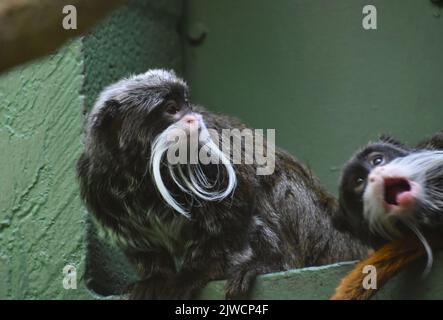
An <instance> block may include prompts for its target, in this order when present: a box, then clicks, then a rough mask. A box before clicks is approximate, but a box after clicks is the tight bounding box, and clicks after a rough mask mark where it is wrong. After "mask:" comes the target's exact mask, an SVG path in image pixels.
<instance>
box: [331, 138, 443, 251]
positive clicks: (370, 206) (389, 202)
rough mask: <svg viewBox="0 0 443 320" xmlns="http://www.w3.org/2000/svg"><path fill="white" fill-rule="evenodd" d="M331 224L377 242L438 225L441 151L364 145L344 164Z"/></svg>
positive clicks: (442, 192)
mask: <svg viewBox="0 0 443 320" xmlns="http://www.w3.org/2000/svg"><path fill="white" fill-rule="evenodd" d="M339 203H340V209H339V210H338V211H337V212H336V214H335V215H334V223H335V225H336V226H337V227H338V228H339V229H342V230H348V231H350V232H351V233H352V234H354V235H355V236H356V237H358V238H360V239H361V240H363V241H364V242H366V243H368V244H371V245H374V246H378V245H380V244H382V243H384V242H386V240H389V239H392V238H394V237H398V236H400V235H402V234H403V233H404V232H405V231H410V230H412V231H414V232H416V233H417V232H420V230H423V229H432V228H436V227H441V225H442V223H443V152H441V151H429V150H422V151H411V150H407V149H406V148H403V147H401V145H400V144H390V143H386V142H381V143H376V144H373V145H369V146H368V147H367V148H365V149H364V150H363V151H361V152H359V153H358V154H357V155H356V156H354V157H353V158H352V159H351V161H350V162H348V164H347V165H346V167H345V170H344V172H343V176H342V181H341V185H340V199H339Z"/></svg>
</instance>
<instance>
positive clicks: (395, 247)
mask: <svg viewBox="0 0 443 320" xmlns="http://www.w3.org/2000/svg"><path fill="white" fill-rule="evenodd" d="M427 240H428V242H429V244H430V245H431V247H432V248H433V249H439V248H441V247H442V246H443V236H442V235H437V234H435V235H432V236H429V237H427ZM425 255H426V251H425V249H424V247H423V244H422V243H421V242H420V241H419V240H418V239H417V238H416V237H415V235H412V234H411V235H410V236H408V237H407V238H404V239H399V240H394V241H392V242H390V243H388V244H386V245H384V246H383V247H381V248H380V249H378V250H377V251H375V252H374V253H372V254H371V255H369V256H368V257H367V258H366V259H365V260H363V261H361V262H360V263H358V264H357V265H356V266H355V268H354V269H353V270H352V271H351V272H350V273H349V274H348V275H346V277H345V278H343V280H342V281H341V282H340V284H339V286H338V287H337V289H336V290H335V294H334V295H333V296H332V298H331V300H368V299H370V298H371V297H372V296H373V295H374V294H375V293H376V292H377V290H378V289H380V288H381V287H382V286H383V285H384V284H385V283H386V282H387V281H388V280H389V279H391V278H392V277H393V276H394V275H396V274H397V273H398V272H399V271H401V270H402V269H404V268H405V267H406V266H408V265H409V264H411V263H412V262H413V261H415V260H417V259H419V258H421V257H423V256H425ZM367 265H373V266H374V267H375V268H376V271H377V289H365V288H363V279H364V278H365V277H366V276H367V274H365V273H363V272H362V271H363V268H364V267H365V266H367Z"/></svg>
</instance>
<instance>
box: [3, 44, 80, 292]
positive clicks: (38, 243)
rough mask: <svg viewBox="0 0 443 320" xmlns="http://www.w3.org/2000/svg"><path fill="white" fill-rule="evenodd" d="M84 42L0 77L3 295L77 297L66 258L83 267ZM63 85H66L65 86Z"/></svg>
mask: <svg viewBox="0 0 443 320" xmlns="http://www.w3.org/2000/svg"><path fill="white" fill-rule="evenodd" d="M80 49H81V45H80V42H79V41H75V42H73V43H71V44H70V45H69V46H67V47H65V48H64V49H62V50H61V51H60V52H59V53H58V54H56V55H53V56H51V57H49V58H46V59H44V60H42V61H41V62H39V63H35V64H32V65H29V66H27V67H23V68H19V69H17V70H15V71H13V72H10V73H7V74H4V75H2V76H1V78H0V103H1V108H0V150H1V154H0V176H1V177H2V178H1V184H0V195H1V196H0V298H15V299H18V298H28V299H32V298H53V299H55V298H76V297H78V296H80V295H83V294H84V293H85V292H84V286H79V289H78V290H75V291H74V290H70V291H67V290H64V289H63V287H62V278H63V274H62V270H63V267H64V266H65V265H66V264H72V265H75V266H76V267H77V269H78V274H79V278H80V279H79V280H80V281H79V283H82V281H81V280H82V279H81V275H82V274H83V269H84V260H85V256H84V246H85V244H84V239H83V237H84V232H83V230H84V228H85V211H84V209H83V208H82V205H81V202H80V199H79V195H78V190H77V186H76V181H75V174H74V170H73V168H74V163H75V161H76V158H77V157H78V156H79V153H80V149H81V143H80V133H81V113H80V110H81V106H82V104H83V99H82V97H81V96H80V95H79V92H80V88H81V84H82V73H81V71H82V59H81V54H80ZM61 88H63V90H61Z"/></svg>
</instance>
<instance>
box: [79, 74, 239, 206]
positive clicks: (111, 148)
mask: <svg viewBox="0 0 443 320" xmlns="http://www.w3.org/2000/svg"><path fill="white" fill-rule="evenodd" d="M193 139H194V141H193ZM85 142H86V143H85V144H86V151H85V153H87V154H88V156H89V157H90V158H93V159H95V160H97V161H96V163H100V164H101V165H102V166H106V167H109V166H110V164H112V165H113V167H114V172H113V175H115V178H122V179H123V178H125V177H127V176H131V177H132V178H133V180H134V181H136V182H134V183H132V184H140V179H152V182H153V184H154V185H155V186H156V188H157V191H158V192H159V194H160V195H161V197H162V198H163V199H164V200H165V202H166V203H167V204H168V205H169V206H171V207H172V208H173V209H175V210H176V211H178V212H180V213H182V214H185V215H186V211H185V209H184V208H183V207H182V206H181V205H180V204H178V203H177V202H176V200H175V199H174V198H173V197H172V195H171V194H170V192H169V190H168V187H167V186H166V184H165V183H164V176H165V175H168V181H172V182H173V183H175V185H176V186H177V187H178V188H179V190H181V191H182V192H183V193H186V194H190V195H192V196H197V197H199V198H202V199H204V200H215V199H221V198H223V197H226V196H227V195H228V194H229V193H230V192H232V190H233V188H234V186H235V173H234V170H233V167H232V165H231V164H230V161H229V159H227V158H226V156H224V154H223V153H222V152H221V151H220V149H219V148H218V146H217V145H216V144H215V143H214V142H213V141H212V138H211V136H210V134H209V132H208V129H207V128H206V124H205V119H203V117H202V115H201V114H200V113H198V112H196V111H195V110H194V107H193V105H191V104H190V102H189V100H188V88H187V85H186V83H185V82H184V81H183V80H182V79H180V78H178V77H177V76H176V75H175V74H174V73H173V72H168V71H164V70H151V71H148V72H146V73H144V74H141V75H138V76H134V77H132V78H129V79H124V80H121V81H119V82H117V83H116V84H114V85H111V86H109V87H108V88H106V89H105V90H104V91H103V92H102V93H101V95H100V97H99V99H98V100H97V102H96V104H95V105H94V108H93V110H92V111H91V113H90V115H89V118H88V126H87V132H86V141H85ZM193 142H195V143H194V144H196V145H198V148H197V149H192V150H191V148H190V146H191V145H192V143H193ZM202 148H203V149H204V151H205V150H206V151H207V152H208V153H210V154H211V157H212V158H211V160H213V158H215V159H216V160H219V161H218V162H219V163H220V164H221V165H222V166H223V167H224V168H225V169H226V172H227V174H226V176H227V177H228V179H226V180H227V181H228V182H227V183H226V189H225V190H224V191H220V190H214V189H213V190H209V189H210V188H208V186H209V185H210V186H211V187H214V186H215V187H217V186H218V185H217V184H216V183H214V181H210V178H209V177H207V176H205V174H206V173H207V172H205V171H204V170H203V169H202V167H201V163H200V162H199V161H198V159H197V160H196V161H194V162H192V161H191V159H193V160H194V159H195V156H196V155H198V154H200V153H201V149H202ZM172 151H173V152H172ZM220 172H221V170H217V174H219V173H220ZM111 178H113V177H109V179H111ZM215 179H217V177H216V178H215Z"/></svg>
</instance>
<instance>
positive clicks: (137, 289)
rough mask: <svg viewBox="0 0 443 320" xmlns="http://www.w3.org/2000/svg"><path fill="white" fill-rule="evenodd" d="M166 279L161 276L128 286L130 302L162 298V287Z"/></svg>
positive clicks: (154, 276)
mask: <svg viewBox="0 0 443 320" xmlns="http://www.w3.org/2000/svg"><path fill="white" fill-rule="evenodd" d="M166 281H167V277H166V276H164V275H161V274H158V275H152V276H150V277H149V278H146V279H143V280H139V281H137V282H135V283H133V284H132V285H130V286H129V288H128V291H129V299H130V300H159V299H163V298H162V292H163V287H164V285H165V283H166Z"/></svg>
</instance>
